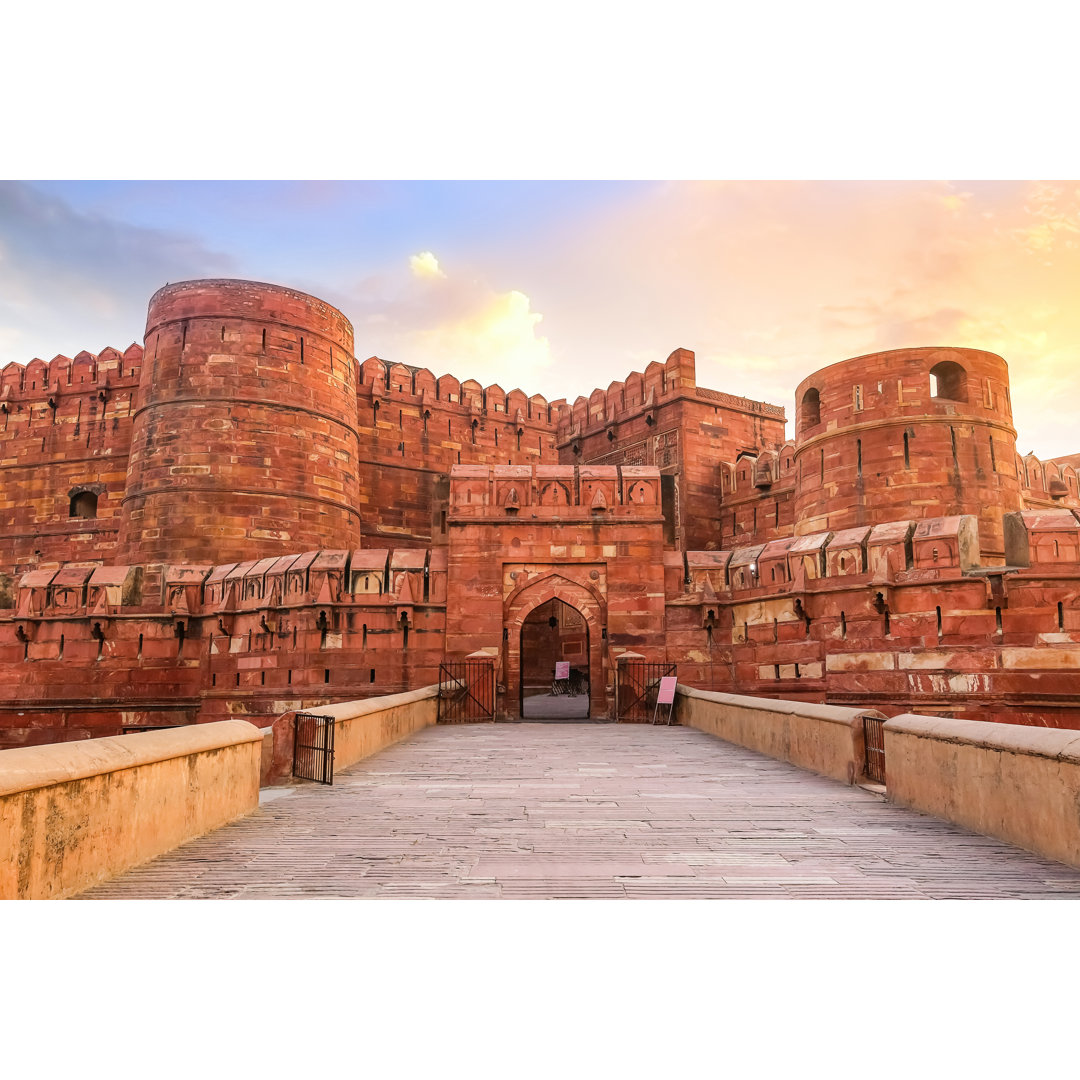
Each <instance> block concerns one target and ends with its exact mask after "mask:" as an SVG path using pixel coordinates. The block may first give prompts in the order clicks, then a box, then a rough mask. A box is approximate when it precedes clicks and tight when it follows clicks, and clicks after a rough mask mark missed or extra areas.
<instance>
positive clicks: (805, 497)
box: [795, 347, 1021, 561]
mask: <svg viewBox="0 0 1080 1080" xmlns="http://www.w3.org/2000/svg"><path fill="white" fill-rule="evenodd" d="M795 403H796V451H795V467H796V481H795V492H796V494H795V532H796V534H797V535H806V534H808V533H814V532H820V531H823V530H827V529H832V530H836V531H838V530H840V529H847V528H852V527H854V526H857V525H876V524H880V523H881V522H885V521H897V520H902V519H905V518H914V519H921V518H929V517H940V516H946V515H954V514H974V515H976V516H977V517H978V519H979V536H980V541H981V544H982V549H983V554H984V556H986V557H987V559H988V561H996V560H998V559H1000V558H1003V554H1004V540H1003V532H1002V515H1003V514H1004V513H1005V512H1007V511H1012V510H1019V509H1020V508H1021V498H1020V480H1019V478H1018V476H1017V474H1016V432H1015V430H1014V429H1013V426H1012V405H1011V402H1010V400H1009V371H1008V366H1007V365H1006V363H1005V361H1004V360H1003V359H1002V358H1001V357H1000V356H997V355H995V354H994V353H989V352H982V351H980V350H978V349H953V348H942V347H933V348H919V349H894V350H890V351H888V352H880V353H871V354H869V355H867V356H857V357H855V358H854V359H851V360H844V361H841V362H840V363H838V364H832V365H831V366H829V367H827V368H822V369H821V370H820V371H815V372H814V374H813V375H811V376H809V378H806V379H804V380H803V381H802V382H801V383H800V384H799V387H798V389H797V391H796V398H795Z"/></svg>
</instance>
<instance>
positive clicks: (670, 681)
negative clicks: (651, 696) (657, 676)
mask: <svg viewBox="0 0 1080 1080" xmlns="http://www.w3.org/2000/svg"><path fill="white" fill-rule="evenodd" d="M678 681H679V679H678V676H677V675H665V676H664V677H663V678H662V679H661V680H660V689H659V690H658V691H657V694H656V708H655V709H653V718H652V722H653V723H654V724H656V723H659V715H660V706H661V705H666V706H667V707H668V710H667V717H666V718H665V720H664V723H665V724H670V723H671V714H672V713H673V712H674V711H675V684H676V683H677V682H678Z"/></svg>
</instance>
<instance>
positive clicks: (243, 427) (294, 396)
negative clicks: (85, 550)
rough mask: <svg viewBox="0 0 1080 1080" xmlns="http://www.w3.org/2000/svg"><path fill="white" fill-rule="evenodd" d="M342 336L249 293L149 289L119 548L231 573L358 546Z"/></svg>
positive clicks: (322, 318)
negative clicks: (230, 565) (225, 566)
mask: <svg viewBox="0 0 1080 1080" xmlns="http://www.w3.org/2000/svg"><path fill="white" fill-rule="evenodd" d="M355 368H356V361H355V358H354V356H353V329H352V325H351V324H350V322H349V320H348V319H346V318H345V316H344V315H342V314H341V312H339V311H337V310H336V309H335V308H333V307H331V306H330V305H329V304H325V303H323V302H322V301H321V300H318V299H316V298H315V297H313V296H307V295H306V294H304V293H301V292H297V291H295V290H294V289H287V288H283V287H282V286H280V285H265V284H262V283H259V282H253V281H234V280H207V281H183V282H180V283H178V284H175V285H167V286H165V288H163V289H159V290H158V292H156V293H155V294H154V295H153V296H152V297H151V299H150V307H149V311H148V313H147V319H146V338H145V361H144V364H143V369H142V378H141V381H140V385H139V392H138V395H137V398H136V401H135V416H134V430H133V433H132V442H131V457H130V460H129V464H128V475H127V489H126V492H125V495H124V503H123V524H122V532H121V549H122V552H123V554H124V556H125V557H126V558H128V559H129V560H131V561H140V562H214V563H224V562H233V561H236V562H239V561H243V560H248V559H255V558H265V557H267V556H270V555H281V554H285V553H286V552H289V551H297V552H299V551H304V550H312V549H313V548H350V547H352V546H353V545H354V544H355V542H356V538H357V537H358V535H359V528H358V526H359V520H360V516H359V512H358V510H357V506H358V503H359V492H358V484H357V451H358V436H357V431H356V379H355V375H356V372H355Z"/></svg>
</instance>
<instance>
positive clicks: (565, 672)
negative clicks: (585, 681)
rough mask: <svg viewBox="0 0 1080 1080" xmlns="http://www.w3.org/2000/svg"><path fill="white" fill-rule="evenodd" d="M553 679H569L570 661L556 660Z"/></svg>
mask: <svg viewBox="0 0 1080 1080" xmlns="http://www.w3.org/2000/svg"><path fill="white" fill-rule="evenodd" d="M555 678H556V679H569V678H570V661H569V660H558V661H556V663H555Z"/></svg>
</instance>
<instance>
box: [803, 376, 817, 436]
mask: <svg viewBox="0 0 1080 1080" xmlns="http://www.w3.org/2000/svg"><path fill="white" fill-rule="evenodd" d="M820 423H821V394H819V393H818V391H817V388H816V387H813V386H811V387H810V389H809V390H807V391H806V393H805V394H803V399H802V412H801V423H800V424H799V430H800V431H806V429H807V428H812V427H815V426H816V425H818V424H820Z"/></svg>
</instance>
